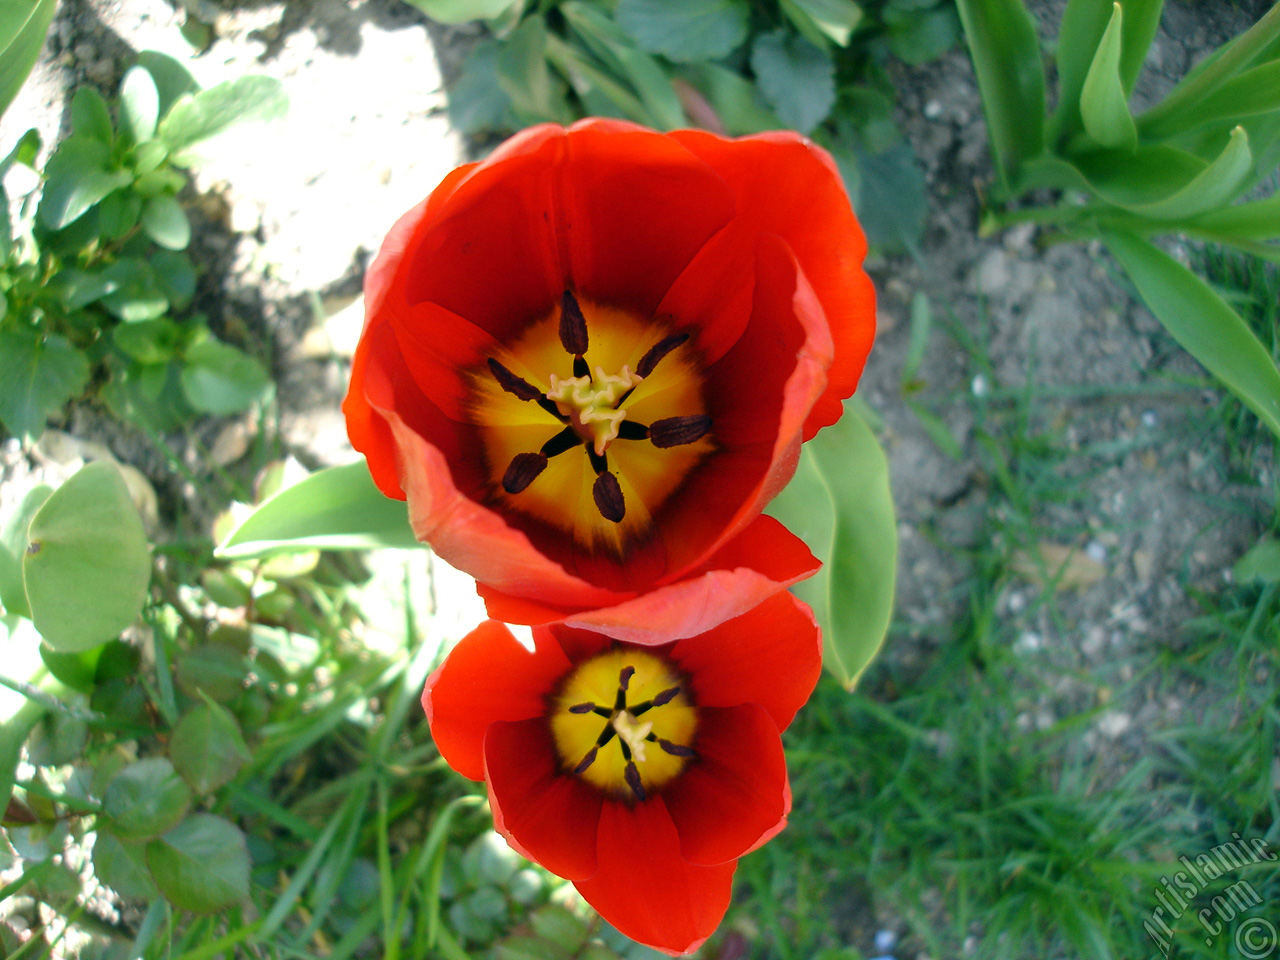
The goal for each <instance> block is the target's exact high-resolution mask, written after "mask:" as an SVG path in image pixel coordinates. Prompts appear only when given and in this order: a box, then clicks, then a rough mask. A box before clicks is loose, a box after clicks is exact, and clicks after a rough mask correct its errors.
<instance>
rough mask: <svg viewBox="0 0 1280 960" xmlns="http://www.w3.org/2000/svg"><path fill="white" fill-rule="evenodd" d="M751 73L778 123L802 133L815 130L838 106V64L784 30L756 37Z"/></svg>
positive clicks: (752, 50)
mask: <svg viewBox="0 0 1280 960" xmlns="http://www.w3.org/2000/svg"><path fill="white" fill-rule="evenodd" d="M751 69H752V71H754V73H755V75H756V83H757V84H759V86H760V92H761V93H763V94H764V98H765V99H766V100H768V101H769V105H770V106H771V107H773V109H774V112H775V113H777V115H778V119H779V120H781V121H782V122H783V123H785V124H786V125H787V126H788V127H792V128H793V129H795V130H798V131H799V132H800V133H809V132H810V131H811V130H813V128H814V127H816V126H817V125H818V124H819V123H821V122H822V121H823V120H825V119H826V116H827V114H829V113H830V112H831V108H832V107H833V106H835V102H836V68H835V64H833V63H832V62H831V57H830V56H829V55H828V54H827V52H826V51H825V50H822V49H820V48H818V47H815V46H814V45H813V44H812V43H810V42H809V41H808V40H806V39H805V38H804V37H801V36H796V35H794V34H788V33H787V32H786V31H785V30H777V31H774V32H773V33H766V34H762V35H761V36H759V37H757V38H756V42H755V43H754V44H752V46H751Z"/></svg>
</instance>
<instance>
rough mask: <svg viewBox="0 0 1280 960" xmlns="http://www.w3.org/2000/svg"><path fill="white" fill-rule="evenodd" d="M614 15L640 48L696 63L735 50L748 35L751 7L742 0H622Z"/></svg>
mask: <svg viewBox="0 0 1280 960" xmlns="http://www.w3.org/2000/svg"><path fill="white" fill-rule="evenodd" d="M613 15H614V19H615V20H617V21H618V25H619V26H621V27H622V29H623V30H625V31H627V33H629V34H630V35H631V38H632V39H633V40H635V42H636V44H637V45H638V46H639V47H640V49H641V50H645V51H647V52H648V53H658V54H661V55H662V56H664V57H666V58H667V59H668V60H674V61H675V62H677V63H693V62H696V61H699V60H717V59H719V58H720V57H723V56H727V55H728V54H730V53H732V52H733V51H734V50H735V49H736V48H737V47H738V46H739V44H741V43H742V41H743V40H745V39H746V38H747V25H748V23H749V21H750V16H751V11H750V10H749V9H748V7H747V5H746V4H745V3H743V2H742V0H700V2H698V3H689V2H688V0H619V2H618V6H617V8H616V9H615V10H614V14H613Z"/></svg>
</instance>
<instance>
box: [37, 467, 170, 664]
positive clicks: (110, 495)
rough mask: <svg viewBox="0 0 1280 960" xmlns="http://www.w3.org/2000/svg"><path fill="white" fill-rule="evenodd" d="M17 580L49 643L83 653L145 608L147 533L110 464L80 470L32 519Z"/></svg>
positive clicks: (148, 561)
mask: <svg viewBox="0 0 1280 960" xmlns="http://www.w3.org/2000/svg"><path fill="white" fill-rule="evenodd" d="M27 535H28V538H29V544H28V546H27V549H26V552H25V554H24V555H23V558H22V578H23V582H24V584H25V586H26V591H27V601H28V602H29V603H30V604H31V619H32V620H34V621H35V625H36V629H38V630H39V631H40V634H41V636H43V637H44V638H45V641H46V642H48V644H49V646H51V647H53V649H55V650H58V651H62V652H68V651H71V652H74V651H76V650H87V649H88V648H90V647H95V646H98V645H99V644H101V643H105V642H106V641H108V640H111V639H114V638H115V637H116V636H118V635H119V633H120V631H122V630H123V629H124V628H125V627H127V626H129V624H131V623H133V621H134V620H136V619H137V618H138V614H139V613H140V612H141V611H142V604H143V601H144V600H145V599H146V593H147V585H148V584H149V583H150V581H151V557H150V552H149V550H148V547H147V538H146V533H145V532H144V531H143V529H142V520H141V518H140V517H139V516H138V511H137V508H136V507H134V505H133V501H132V500H130V498H129V488H128V487H127V486H125V482H124V477H123V476H121V474H120V471H119V469H117V468H116V466H115V465H114V464H111V463H105V462H102V461H99V462H97V463H90V464H88V465H86V466H84V467H82V468H81V469H80V470H79V471H78V472H77V473H76V474H75V476H73V477H72V478H71V479H70V480H68V481H67V482H66V483H64V484H63V485H62V486H61V487H59V488H58V489H57V490H55V491H54V492H53V494H52V495H51V496H50V497H49V499H48V500H46V501H45V503H44V505H43V506H42V507H41V508H40V510H39V511H38V512H37V513H36V515H35V516H34V517H33V518H32V520H31V526H30V528H29V530H28V532H27Z"/></svg>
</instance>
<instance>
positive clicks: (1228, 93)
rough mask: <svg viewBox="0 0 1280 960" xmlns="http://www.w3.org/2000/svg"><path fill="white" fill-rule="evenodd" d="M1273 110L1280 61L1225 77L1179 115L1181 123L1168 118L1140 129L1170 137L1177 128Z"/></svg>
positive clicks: (1278, 96)
mask: <svg viewBox="0 0 1280 960" xmlns="http://www.w3.org/2000/svg"><path fill="white" fill-rule="evenodd" d="M1276 110H1280V61H1275V62H1273V63H1266V64H1263V65H1262V66H1259V67H1254V68H1253V69H1251V70H1246V71H1245V72H1244V73H1242V74H1240V75H1239V76H1238V77H1235V78H1233V79H1231V80H1228V81H1227V82H1226V83H1224V84H1222V86H1221V87H1219V88H1218V89H1217V90H1216V91H1214V92H1213V93H1211V94H1210V95H1209V96H1207V97H1205V98H1204V99H1203V100H1202V101H1200V103H1198V104H1197V105H1196V106H1195V107H1192V108H1189V109H1188V110H1187V111H1186V112H1185V113H1184V114H1182V115H1181V116H1180V117H1178V118H1177V120H1179V121H1181V122H1180V123H1178V124H1177V125H1176V126H1175V125H1174V123H1173V122H1172V121H1168V120H1167V121H1166V122H1165V123H1163V124H1143V125H1142V132H1143V134H1144V135H1146V136H1152V137H1162V136H1172V135H1174V134H1176V133H1179V132H1181V131H1180V129H1179V127H1183V126H1185V127H1192V126H1196V125H1198V124H1203V123H1210V122H1214V121H1220V120H1233V119H1235V118H1237V117H1251V116H1256V115H1258V114H1263V113H1272V112H1273V111H1276Z"/></svg>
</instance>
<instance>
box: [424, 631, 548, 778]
mask: <svg viewBox="0 0 1280 960" xmlns="http://www.w3.org/2000/svg"><path fill="white" fill-rule="evenodd" d="M568 670H569V661H568V660H567V659H565V656H564V653H563V652H562V651H561V650H560V647H559V645H558V644H555V643H538V644H537V646H536V649H535V650H534V652H533V653H530V652H529V651H528V650H526V649H525V648H524V647H523V646H521V645H520V643H519V642H518V641H517V640H516V638H515V637H513V636H512V635H511V631H510V630H508V629H507V628H506V627H505V626H504V625H503V624H501V623H497V622H495V621H493V620H486V621H485V622H484V623H482V624H480V626H478V627H476V628H475V629H474V630H472V631H471V632H470V633H469V634H467V635H466V636H465V637H463V638H462V641H461V642H460V643H459V644H458V645H457V646H456V647H454V648H453V650H452V652H450V654H449V656H448V657H446V658H445V661H444V663H442V664H441V665H440V666H439V667H437V668H436V670H435V672H434V673H432V674H431V676H430V677H428V678H427V685H426V688H425V689H424V690H423V691H422V709H423V710H425V711H426V714H427V722H428V723H429V724H430V725H431V736H432V737H433V738H434V739H435V741H436V746H437V747H438V748H439V750H440V755H441V756H442V757H444V759H445V762H446V763H448V764H449V766H451V767H453V769H455V770H457V771H458V772H459V773H460V774H462V775H463V776H464V777H469V778H471V779H472V780H483V779H484V757H483V746H484V736H485V731H486V730H488V728H489V725H490V724H492V723H496V722H497V721H499V720H527V719H529V718H530V717H540V716H542V714H543V713H544V711H545V710H546V706H545V704H544V698H545V697H546V695H547V693H548V692H549V691H550V690H551V688H552V687H553V686H554V685H555V683H556V681H557V680H559V679H560V677H562V676H564V674H565V673H566V671H568Z"/></svg>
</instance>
